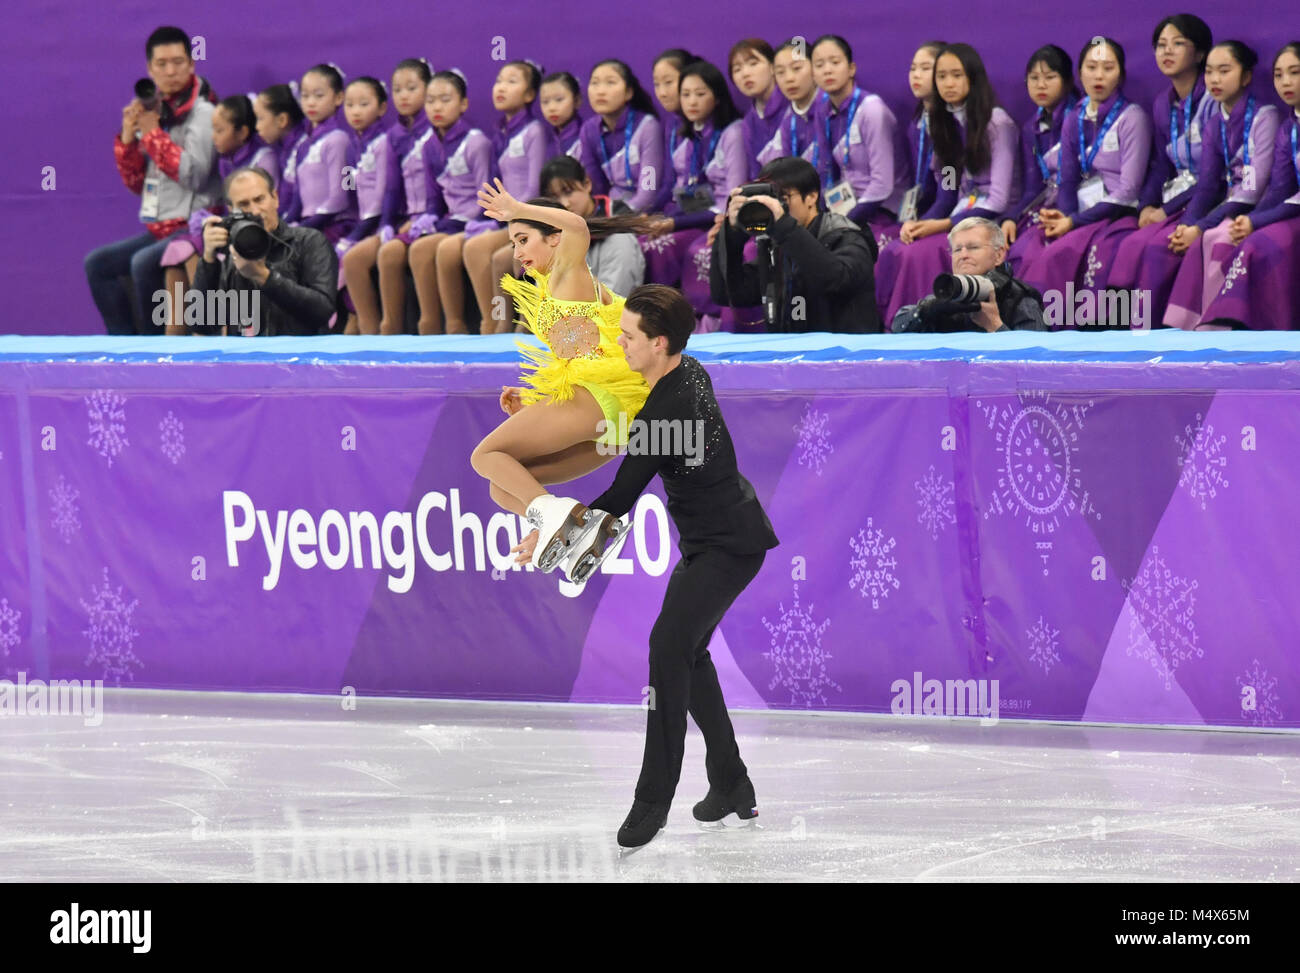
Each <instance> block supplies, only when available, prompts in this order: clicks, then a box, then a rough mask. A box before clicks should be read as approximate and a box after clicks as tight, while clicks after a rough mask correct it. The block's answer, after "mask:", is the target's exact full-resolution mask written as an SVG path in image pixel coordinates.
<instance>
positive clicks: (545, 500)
mask: <svg viewBox="0 0 1300 973" xmlns="http://www.w3.org/2000/svg"><path fill="white" fill-rule="evenodd" d="M585 510H586V508H585V507H583V505H582V504H580V503H579V502H578V501H577V500H574V499H573V498H572V497H556V496H552V495H551V494H549V493H543V494H542V495H541V496H540V497H538V498H537V499H536V500H534V501H533V502H532V503H530V504H529V505H528V510H527V511H525V512H524V516H525V517H526V518H527V520H528V522H529V523H530V524H532V525H533V526H534V527H536V528H537V546H536V547H535V548H534V551H535V554H534V556H533V563H534V564H536V565H537V569H538V570H539V571H541V572H542V573H544V574H550V573H551V572H552V571H554V570H555V569H556V567H558V566H559V564H560V562H561V561H562V560H563V559H564V556H565V554H566V553H568V549H569V545H570V543H571V542H572V541H573V540H575V539H576V538H577V537H578V535H579V534H580V533H582V531H583V530H584V529H585V528H586V527H587V523H588V521H587V519H586V518H585V517H584V516H583V513H584V511H585Z"/></svg>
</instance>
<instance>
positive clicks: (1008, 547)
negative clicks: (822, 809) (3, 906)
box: [0, 332, 1300, 728]
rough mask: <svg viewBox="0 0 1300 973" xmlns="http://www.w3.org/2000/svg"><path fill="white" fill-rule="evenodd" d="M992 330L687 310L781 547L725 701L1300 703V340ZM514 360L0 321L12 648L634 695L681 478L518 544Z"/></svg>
mask: <svg viewBox="0 0 1300 973" xmlns="http://www.w3.org/2000/svg"><path fill="white" fill-rule="evenodd" d="M998 337H1006V339H1007V340H1006V341H1002V342H995V341H990V340H989V339H988V337H987V336H946V337H938V338H935V337H930V338H925V339H921V338H919V337H917V336H909V337H907V338H906V339H905V338H904V337H903V336H885V337H881V336H875V337H869V336H864V337H847V336H831V335H801V336H730V335H717V336H705V337H702V338H696V339H692V341H691V345H690V349H689V350H690V352H691V353H693V354H696V355H697V356H698V357H699V358H700V360H701V361H702V362H704V363H705V365H706V366H707V367H708V368H709V371H710V373H711V374H712V375H713V378H714V382H715V387H716V389H717V391H718V394H719V399H720V401H721V403H722V408H723V413H724V415H725V418H726V420H727V423H728V426H729V428H730V430H731V434H732V436H733V438H734V440H735V443H736V448H737V453H738V456H739V459H740V466H741V470H742V472H744V473H745V475H746V476H747V477H748V478H749V479H750V480H751V481H752V482H753V484H754V486H755V489H756V490H757V492H758V495H759V497H760V498H761V500H762V502H763V504H764V506H765V507H766V509H767V510H768V513H769V515H770V517H771V519H772V523H773V525H774V527H775V529H776V532H777V535H778V536H779V537H780V539H781V545H780V547H778V548H776V549H775V550H773V551H771V552H769V554H768V558H767V561H766V563H765V564H764V566H763V569H762V571H761V572H760V573H759V575H758V577H757V578H756V579H755V581H754V582H753V583H752V584H751V585H750V586H749V588H748V589H747V590H746V591H745V593H744V594H743V595H742V596H741V598H740V599H739V600H738V601H737V603H736V604H735V606H734V607H733V608H732V610H731V611H730V613H729V614H728V615H727V617H726V618H725V619H724V621H723V622H722V625H721V626H720V627H719V629H718V631H717V633H716V634H715V636H714V639H713V643H712V646H711V651H712V654H713V657H714V659H715V662H716V663H717V667H718V670H719V674H720V678H721V681H722V686H723V689H724V692H725V694H726V697H727V700H728V702H729V703H730V704H731V705H734V706H738V707H760V708H762V707H770V708H793V709H834V710H856V711H867V712H885V713H887V712H891V711H893V712H899V711H902V712H913V711H915V712H917V713H922V712H930V711H933V710H929V709H926V708H925V706H923V703H926V702H928V704H935V703H938V704H939V705H940V706H951V705H953V702H954V700H952V699H946V698H941V697H942V696H945V695H946V694H947V689H946V686H947V685H948V682H949V681H953V683H954V684H956V683H958V682H960V683H962V684H967V683H966V682H965V681H967V680H974V681H976V682H979V683H980V685H981V688H988V687H991V686H992V685H993V681H994V680H996V681H997V682H996V686H997V694H998V696H997V698H998V712H999V713H1000V715H1001V716H1002V717H1004V718H1006V717H1029V718H1039V719H1054V720H1089V721H1118V722H1132V723H1157V724H1181V725H1215V726H1228V727H1246V728H1250V727H1266V728H1295V727H1300V650H1298V647H1297V644H1298V642H1300V608H1298V607H1297V600H1296V598H1295V595H1294V592H1295V591H1296V590H1297V589H1300V562H1298V561H1297V559H1296V556H1295V552H1296V551H1297V550H1300V491H1297V490H1296V489H1295V483H1296V482H1297V479H1300V476H1298V474H1300V449H1297V446H1298V445H1300V398H1298V394H1300V393H1298V391H1297V390H1298V389H1300V336H1297V335H1290V334H1276V335H1266V336H1265V335H1253V334H1248V335H1241V334H1230V333H1225V334H1220V335H1204V334H1186V333H1182V332H1178V333H1173V334H1170V333H1167V332H1160V333H1155V334H1145V335H1128V334H1124V335H1100V336H1097V335H1093V336H1084V335H1078V334H1066V333H1063V334H1057V335H1041V336H1023V335H1016V336H998ZM516 358H517V353H516V352H515V351H514V350H513V346H512V343H511V340H510V339H509V338H506V337H502V338H469V339H456V338H442V339H427V338H426V339H421V338H414V337H411V338H388V339H374V338H356V339H346V338H342V337H331V338H322V339H259V340H258V341H241V340H239V339H230V340H225V339H222V340H208V341H203V340H188V339H172V340H164V339H134V340H131V339H126V340H116V341H114V340H111V339H102V338H101V339H93V338H80V339H77V338H64V339H43V338H13V337H9V338H0V529H2V530H3V537H4V544H3V545H2V546H0V675H2V676H4V677H6V678H9V679H16V678H17V674H18V673H24V674H25V676H26V678H36V677H41V678H69V679H71V678H82V679H96V678H98V679H104V680H105V681H106V682H107V683H109V684H111V685H112V684H120V685H123V686H128V685H129V686H141V687H167V688H189V689H230V690H264V691H270V690H291V691H305V692H315V693H337V692H339V691H340V690H341V689H342V688H343V687H353V688H354V689H355V690H356V691H357V692H359V693H363V694H393V695H417V696H433V697H469V698H478V699H515V700H550V701H567V700H572V701H582V702H619V703H630V702H636V701H639V700H641V699H642V688H643V686H644V684H645V681H646V674H647V668H646V660H647V644H648V641H647V640H648V635H649V631H650V628H651V625H652V624H653V622H654V619H655V616H656V614H657V612H658V609H659V605H660V602H661V599H662V596H663V592H664V587H665V584H666V583H667V579H668V572H669V571H670V570H671V568H672V566H673V565H674V564H675V563H676V561H677V552H676V550H675V544H676V534H675V531H674V530H673V528H672V525H671V523H670V522H669V520H668V518H667V516H666V515H665V512H664V504H663V494H662V489H661V487H660V485H659V483H658V481H657V480H656V481H655V484H654V485H653V486H652V488H651V490H650V491H648V493H647V495H646V496H644V497H643V498H642V500H641V501H640V502H639V504H638V506H637V508H636V510H635V517H634V530H633V531H631V532H630V533H629V539H628V541H627V542H626V544H625V546H624V548H623V550H622V552H621V554H620V555H619V556H618V557H617V558H616V559H614V560H613V561H612V562H611V563H610V564H609V565H607V567H608V572H607V573H603V574H600V575H597V577H596V578H594V579H593V580H592V581H591V582H590V583H589V584H588V586H587V589H586V590H585V591H584V592H582V593H581V594H580V595H578V596H576V597H570V596H569V594H567V593H566V592H564V591H562V590H561V586H560V584H559V581H558V579H557V576H555V575H550V576H545V575H541V574H538V573H536V572H533V571H531V570H528V571H525V570H519V569H517V568H512V567H508V566H507V565H509V564H510V562H509V560H508V558H507V557H506V552H507V551H508V549H509V547H510V546H511V544H512V543H514V541H515V539H516V537H517V536H518V535H519V523H518V519H517V518H515V517H513V516H510V515H506V514H504V513H502V512H500V511H498V510H497V509H496V508H495V505H494V504H493V503H492V502H491V501H490V499H489V497H488V491H487V489H486V484H485V483H484V481H482V480H481V479H480V478H479V477H478V476H477V475H475V473H474V472H473V470H472V469H471V468H470V466H469V463H468V456H469V453H470V450H471V449H472V448H473V446H474V444H475V443H476V442H477V441H478V440H479V439H480V438H481V437H482V436H483V435H485V434H486V433H487V432H488V431H490V430H491V429H492V428H493V427H494V426H495V425H496V423H497V422H498V421H499V420H500V419H501V413H500V410H499V407H498V405H497V397H498V394H499V391H500V387H501V385H502V384H505V383H507V382H513V381H514V379H515V376H516V375H517V371H518V369H517V365H516V364H515V361H516ZM613 471H614V467H613V466H612V465H610V466H606V467H604V468H602V469H601V470H598V471H597V472H595V473H594V474H591V475H590V476H588V477H586V478H585V479H584V480H583V481H581V482H579V483H576V484H574V485H573V486H571V487H569V488H567V489H566V490H564V491H563V492H565V493H570V494H572V495H574V496H577V497H579V498H581V499H588V500H589V499H591V498H592V497H594V496H595V494H596V493H598V492H599V491H600V490H602V489H604V487H605V485H606V484H608V482H609V481H610V479H611V477H612V475H613ZM918 674H919V675H918ZM930 680H938V681H940V685H939V690H941V691H942V692H941V693H939V694H936V691H935V689H934V688H933V685H934V684H931V683H930V682H929V681H930ZM904 687H906V688H904ZM989 691H990V693H991V689H990V690H989ZM913 697H915V699H913ZM911 707H914V709H913V708H911ZM939 712H951V711H950V710H948V709H940V710H939Z"/></svg>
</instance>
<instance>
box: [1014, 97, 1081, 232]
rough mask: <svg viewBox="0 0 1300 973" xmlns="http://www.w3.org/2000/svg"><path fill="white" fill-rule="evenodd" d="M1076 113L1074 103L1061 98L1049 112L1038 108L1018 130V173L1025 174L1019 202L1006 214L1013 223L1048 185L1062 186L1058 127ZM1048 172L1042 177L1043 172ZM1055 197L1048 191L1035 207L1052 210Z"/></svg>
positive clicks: (1054, 194) (1052, 192)
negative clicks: (1072, 113) (1068, 116)
mask: <svg viewBox="0 0 1300 973" xmlns="http://www.w3.org/2000/svg"><path fill="white" fill-rule="evenodd" d="M1072 110H1077V109H1076V103H1075V99H1074V98H1072V97H1069V96H1067V97H1065V98H1062V99H1061V100H1060V101H1059V102H1058V103H1057V105H1056V107H1055V108H1053V109H1052V110H1051V111H1050V112H1049V111H1047V109H1045V108H1040V109H1038V110H1037V111H1036V112H1034V116H1033V117H1032V118H1031V119H1029V121H1027V122H1025V124H1024V125H1022V126H1021V127H1020V169H1021V171H1022V172H1023V173H1024V189H1023V190H1022V191H1021V193H1020V201H1019V202H1017V203H1016V205H1015V206H1014V207H1013V208H1012V212H1011V213H1010V214H1009V215H1010V216H1011V217H1012V218H1014V219H1019V218H1020V217H1022V216H1024V215H1025V210H1026V208H1027V207H1029V206H1030V205H1031V204H1033V203H1034V201H1035V200H1036V199H1038V196H1039V194H1040V193H1041V192H1042V191H1043V187H1044V186H1046V185H1048V184H1049V183H1050V184H1051V185H1052V186H1053V187H1059V186H1060V183H1061V127H1062V126H1063V125H1064V124H1065V117H1066V115H1068V114H1069V113H1070V112H1071V111H1072ZM1044 168H1046V169H1047V174H1046V176H1044V174H1043V169H1044ZM1055 198H1056V193H1055V191H1054V190H1053V191H1050V192H1049V193H1048V194H1047V196H1045V197H1044V198H1043V200H1042V201H1041V203H1039V204H1038V206H1039V208H1041V207H1042V206H1051V205H1052V204H1053V203H1054V202H1055Z"/></svg>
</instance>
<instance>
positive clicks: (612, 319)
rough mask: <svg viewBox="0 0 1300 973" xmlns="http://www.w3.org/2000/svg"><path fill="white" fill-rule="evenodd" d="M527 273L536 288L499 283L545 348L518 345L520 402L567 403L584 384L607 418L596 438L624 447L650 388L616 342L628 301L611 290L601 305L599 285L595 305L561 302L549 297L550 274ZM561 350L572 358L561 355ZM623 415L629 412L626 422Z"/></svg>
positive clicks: (507, 279) (506, 281)
mask: <svg viewBox="0 0 1300 973" xmlns="http://www.w3.org/2000/svg"><path fill="white" fill-rule="evenodd" d="M528 275H529V276H530V277H532V278H533V280H534V281H535V282H536V286H535V287H534V286H530V285H529V284H527V283H526V282H524V281H521V280H516V279H515V278H514V277H511V276H509V275H506V276H505V277H503V278H502V279H501V288H502V290H504V291H505V292H506V293H507V294H509V295H510V296H511V297H512V298H514V302H515V308H516V309H517V310H518V311H519V316H520V318H521V319H522V321H523V323H524V324H526V325H527V326H528V329H529V330H530V331H532V333H533V334H535V335H537V337H539V338H540V339H541V340H542V343H543V345H544V346H545V347H543V348H535V347H533V346H532V345H528V344H525V343H524V342H522V341H518V340H516V342H515V344H516V345H518V346H519V351H520V353H521V354H522V355H523V357H524V365H523V367H524V369H525V370H526V371H525V374H523V375H521V376H520V382H521V383H523V385H524V388H523V391H522V392H521V393H520V400H521V401H522V402H523V403H524V404H525V405H531V404H532V403H534V402H566V401H568V400H569V399H571V398H573V390H574V387H575V386H581V387H582V388H585V389H586V390H587V391H589V392H590V393H591V394H592V396H593V397H594V398H595V400H596V402H597V404H598V405H599V406H600V408H601V411H602V412H603V413H604V414H605V422H606V425H605V432H604V434H603V435H601V436H598V437H595V439H596V442H598V443H604V444H607V445H611V446H613V445H617V446H623V445H626V443H627V424H628V423H630V422H631V421H632V420H633V419H634V418H636V414H637V413H638V412H640V411H641V406H643V405H644V404H645V400H646V396H647V395H649V394H650V387H649V386H648V385H646V382H645V379H644V378H642V377H641V375H640V373H638V372H634V371H632V369H631V368H630V367H629V366H628V363H627V357H626V356H625V355H624V354H623V349H622V347H621V346H620V345H619V343H618V336H619V334H620V331H619V326H618V321H619V318H620V317H621V316H622V314H623V304H624V303H625V299H624V298H622V297H619V296H618V295H617V294H615V293H613V292H612V291H610V296H611V297H612V298H613V301H612V302H611V303H609V304H602V303H601V301H600V285H599V284H597V285H596V300H594V301H562V300H560V299H559V298H555V297H552V296H551V289H550V286H549V284H548V279H547V278H548V275H547V274H545V273H543V272H541V271H539V270H536V269H535V268H532V267H529V268H528ZM606 290H608V288H606ZM593 325H595V327H594V328H593V327H592V326H593ZM557 346H558V348H559V350H560V351H561V352H564V353H568V354H571V355H572V357H561V355H560V354H557V351H556V349H557ZM620 413H626V414H627V419H626V420H624V421H623V422H622V423H620V421H619V414H620ZM620 432H621V433H622V435H620Z"/></svg>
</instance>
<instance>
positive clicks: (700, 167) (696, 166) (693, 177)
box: [686, 132, 722, 186]
mask: <svg viewBox="0 0 1300 973" xmlns="http://www.w3.org/2000/svg"><path fill="white" fill-rule="evenodd" d="M720 138H722V133H721V132H714V133H713V138H711V139H709V153H708V155H706V156H705V157H704V160H703V161H702V162H701V160H700V140H699V139H698V138H697V139H695V140H694V141H695V144H694V145H692V146H691V174H690V178H688V179H687V180H686V185H688V186H694V185H695V184H696V183H697V182H699V181H700V173H702V172H703V171H704V167H705V166H707V165H708V164H709V162H710V161H712V159H713V153H714V151H715V150H716V149H717V147H718V139H720Z"/></svg>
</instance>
